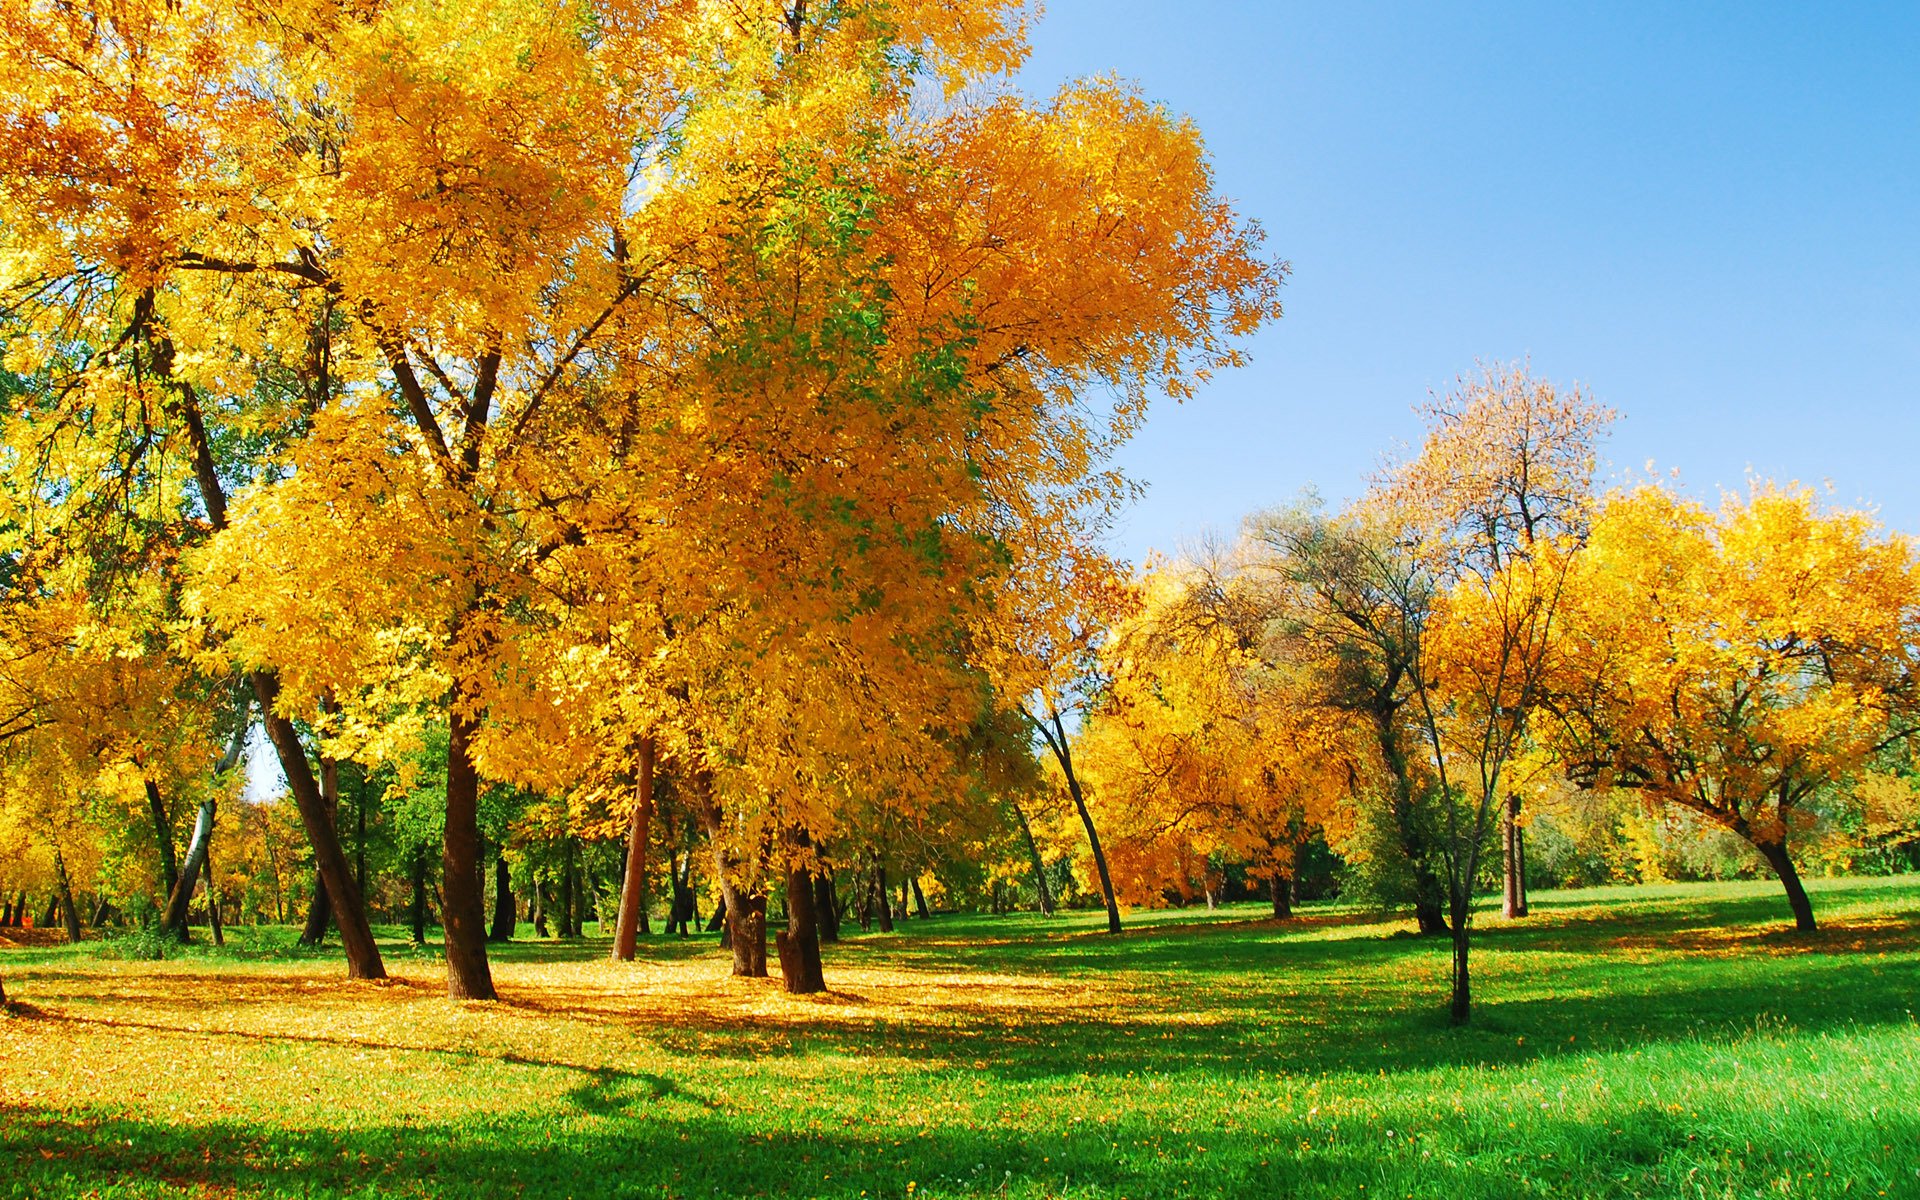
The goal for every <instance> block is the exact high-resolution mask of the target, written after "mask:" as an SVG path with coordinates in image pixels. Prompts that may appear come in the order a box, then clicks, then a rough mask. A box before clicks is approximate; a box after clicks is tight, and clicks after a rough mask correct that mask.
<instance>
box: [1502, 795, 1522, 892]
mask: <svg viewBox="0 0 1920 1200" xmlns="http://www.w3.org/2000/svg"><path fill="white" fill-rule="evenodd" d="M1506 810H1507V811H1506V819H1505V820H1504V821H1502V822H1501V833H1502V840H1503V842H1504V843H1505V845H1504V851H1505V853H1504V856H1503V859H1502V862H1501V868H1502V874H1503V876H1504V877H1505V878H1504V882H1505V885H1506V886H1505V889H1504V891H1505V896H1504V898H1503V900H1502V904H1501V911H1503V912H1504V913H1505V914H1506V916H1507V919H1508V920H1512V919H1513V918H1515V917H1524V916H1526V915H1527V865H1526V859H1525V858H1524V857H1522V853H1521V849H1520V837H1521V830H1520V797H1519V795H1518V794H1509V795H1508V796H1507V805H1506Z"/></svg>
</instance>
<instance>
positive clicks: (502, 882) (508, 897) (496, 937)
mask: <svg viewBox="0 0 1920 1200" xmlns="http://www.w3.org/2000/svg"><path fill="white" fill-rule="evenodd" d="M514 913H515V908H514V903H513V872H512V871H511V870H510V869H509V868H508V867H507V847H506V843H504V842H502V843H501V844H500V846H499V847H498V848H497V849H496V851H495V852H494V856H493V928H491V929H489V930H487V940H488V941H490V942H510V941H512V940H513V924H514V920H513V918H514Z"/></svg>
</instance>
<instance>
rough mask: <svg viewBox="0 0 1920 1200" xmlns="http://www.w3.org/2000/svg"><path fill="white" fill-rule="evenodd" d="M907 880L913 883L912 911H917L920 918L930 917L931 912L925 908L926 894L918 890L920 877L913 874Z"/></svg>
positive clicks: (926, 918) (927, 918)
mask: <svg viewBox="0 0 1920 1200" xmlns="http://www.w3.org/2000/svg"><path fill="white" fill-rule="evenodd" d="M907 882H909V883H911V884H912V885H913V907H914V911H916V912H917V913H919V915H920V918H921V920H929V919H931V918H932V916H933V913H932V911H930V910H929V909H928V908H927V894H926V893H925V892H923V891H921V890H920V877H919V876H918V875H915V876H913V877H912V878H911V879H909V880H908V881H907Z"/></svg>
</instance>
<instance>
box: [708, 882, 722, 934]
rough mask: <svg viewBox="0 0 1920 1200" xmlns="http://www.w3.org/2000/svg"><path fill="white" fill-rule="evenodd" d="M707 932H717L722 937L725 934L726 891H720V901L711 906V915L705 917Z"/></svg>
mask: <svg viewBox="0 0 1920 1200" xmlns="http://www.w3.org/2000/svg"><path fill="white" fill-rule="evenodd" d="M707 932H708V933H718V934H720V935H721V936H722V937H724V936H725V935H726V932H727V898H726V893H725V892H724V891H722V893H721V896H720V903H718V904H716V905H714V906H713V915H712V916H711V917H708V918H707Z"/></svg>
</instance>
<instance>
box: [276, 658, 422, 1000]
mask: <svg viewBox="0 0 1920 1200" xmlns="http://www.w3.org/2000/svg"><path fill="white" fill-rule="evenodd" d="M248 679H249V680H250V681H251V683H252V684H253V695H254V698H255V699H256V700H258V701H259V702H260V711H261V713H262V714H264V717H263V720H264V721H265V722H266V726H267V740H269V741H271V742H272V743H273V748H274V751H275V752H276V753H277V754H278V755H279V756H280V769H281V770H282V771H283V772H285V773H286V777H287V787H288V789H289V790H290V791H292V792H293V803H294V807H296V808H298V809H299V810H300V822H301V824H302V825H304V826H305V827H306V831H307V840H308V841H309V842H310V843H312V845H313V859H314V865H315V867H316V868H318V870H319V872H320V878H321V879H322V880H323V881H324V882H325V884H326V892H327V896H328V897H329V898H330V899H333V900H337V901H338V903H336V904H335V905H334V906H333V908H334V914H333V919H334V924H336V925H338V926H339V927H340V944H341V946H343V947H344V948H345V950H346V954H347V977H348V978H349V979H385V978H386V977H387V968H386V964H385V963H383V962H381V961H380V947H379V946H378V945H376V944H375V943H374V940H373V930H372V928H371V927H370V926H368V924H367V918H366V913H365V911H364V910H363V909H362V908H361V905H360V889H358V888H356V887H354V886H353V876H352V875H351V874H349V873H348V871H347V858H346V855H344V854H342V853H341V852H340V839H339V838H338V837H337V836H336V835H335V833H334V829H333V814H332V813H331V812H329V811H327V806H326V801H325V800H324V799H323V798H322V796H321V794H320V785H319V784H318V783H317V782H316V781H315V780H314V777H313V768H312V767H311V766H310V765H308V763H307V751H306V748H305V747H304V746H302V745H301V744H300V735H299V733H298V731H296V730H295V729H294V727H293V722H292V721H290V720H288V719H287V718H286V717H283V716H280V715H279V714H277V713H276V712H275V711H274V707H273V706H274V702H275V701H276V700H278V699H279V697H280V680H279V677H278V676H276V675H274V674H273V673H272V672H270V671H254V672H253V673H252V674H250V675H249V676H248Z"/></svg>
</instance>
